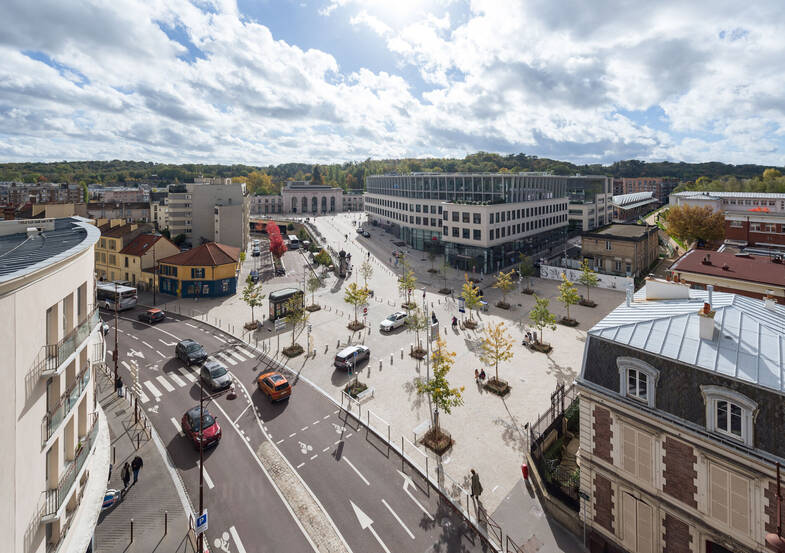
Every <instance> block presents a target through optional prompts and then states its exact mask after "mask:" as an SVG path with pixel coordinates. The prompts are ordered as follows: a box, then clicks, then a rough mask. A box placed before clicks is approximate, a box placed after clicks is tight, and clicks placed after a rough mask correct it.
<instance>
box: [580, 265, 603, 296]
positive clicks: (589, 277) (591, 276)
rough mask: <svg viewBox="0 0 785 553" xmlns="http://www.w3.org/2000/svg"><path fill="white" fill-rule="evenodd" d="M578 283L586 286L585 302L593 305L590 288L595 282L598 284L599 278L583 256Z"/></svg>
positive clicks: (594, 285) (595, 284) (593, 286)
mask: <svg viewBox="0 0 785 553" xmlns="http://www.w3.org/2000/svg"><path fill="white" fill-rule="evenodd" d="M578 283H579V284H581V285H583V286H585V287H586V302H585V303H586V304H587V305H589V306H591V307H594V305H596V304H595V303H594V302H593V301H591V296H590V295H589V294H590V293H591V289H592V288H595V287H596V286H597V284H599V279H598V278H597V273H595V272H594V271H593V270H592V268H591V267H590V266H589V260H588V259H586V258H584V259H583V263H581V274H580V276H579V277H578Z"/></svg>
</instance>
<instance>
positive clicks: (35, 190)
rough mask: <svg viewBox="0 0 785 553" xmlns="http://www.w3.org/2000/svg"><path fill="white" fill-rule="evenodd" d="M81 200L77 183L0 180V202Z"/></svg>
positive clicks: (18, 203)
mask: <svg viewBox="0 0 785 553" xmlns="http://www.w3.org/2000/svg"><path fill="white" fill-rule="evenodd" d="M83 201H84V193H83V191H82V187H81V186H79V185H78V184H65V183H58V184H54V183H39V184H27V183H21V182H0V204H7V205H11V206H14V207H18V206H20V205H24V204H26V203H27V202H36V203H50V202H72V203H79V202H83Z"/></svg>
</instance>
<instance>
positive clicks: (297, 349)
mask: <svg viewBox="0 0 785 553" xmlns="http://www.w3.org/2000/svg"><path fill="white" fill-rule="evenodd" d="M302 352H303V347H302V346H301V345H300V344H295V345H293V346H289V347H286V348H283V349H282V350H281V353H283V354H284V355H285V356H286V357H290V358H291V357H297V356H298V355H301V354H302Z"/></svg>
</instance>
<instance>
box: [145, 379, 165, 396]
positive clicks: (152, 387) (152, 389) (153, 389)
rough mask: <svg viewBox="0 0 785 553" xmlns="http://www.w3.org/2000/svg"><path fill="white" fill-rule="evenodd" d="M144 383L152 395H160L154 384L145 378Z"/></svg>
mask: <svg viewBox="0 0 785 553" xmlns="http://www.w3.org/2000/svg"><path fill="white" fill-rule="evenodd" d="M144 385H145V386H147V389H148V390H150V393H151V394H153V397H154V398H155V399H158V398H159V397H161V392H159V391H158V388H156V387H155V384H153V383H152V382H150V381H149V380H145V381H144Z"/></svg>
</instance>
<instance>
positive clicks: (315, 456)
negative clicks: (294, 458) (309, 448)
mask: <svg viewBox="0 0 785 553" xmlns="http://www.w3.org/2000/svg"><path fill="white" fill-rule="evenodd" d="M318 456H319V454H318V453H317V454H316V455H314V456H313V457H311V461H313V460H314V459H316V458H317V457H318Z"/></svg>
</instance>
